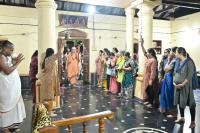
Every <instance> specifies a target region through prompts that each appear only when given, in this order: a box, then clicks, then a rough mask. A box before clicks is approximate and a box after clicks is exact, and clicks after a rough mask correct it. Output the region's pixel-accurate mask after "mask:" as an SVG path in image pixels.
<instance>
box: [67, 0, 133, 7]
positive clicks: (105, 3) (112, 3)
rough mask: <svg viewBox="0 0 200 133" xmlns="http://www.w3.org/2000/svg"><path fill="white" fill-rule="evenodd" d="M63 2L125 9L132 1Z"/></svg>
mask: <svg viewBox="0 0 200 133" xmlns="http://www.w3.org/2000/svg"><path fill="white" fill-rule="evenodd" d="M64 1H68V2H76V3H86V4H91V5H102V6H112V7H121V8H126V7H128V6H129V5H130V3H131V2H132V1H133V0H64Z"/></svg>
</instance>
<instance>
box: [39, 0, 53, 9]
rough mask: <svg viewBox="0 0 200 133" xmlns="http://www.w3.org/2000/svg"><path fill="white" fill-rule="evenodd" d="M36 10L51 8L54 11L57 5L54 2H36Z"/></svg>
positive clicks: (45, 0) (41, 0)
mask: <svg viewBox="0 0 200 133" xmlns="http://www.w3.org/2000/svg"><path fill="white" fill-rule="evenodd" d="M35 7H36V8H52V9H56V8H57V4H56V3H55V1H54V0H37V1H36V3H35Z"/></svg>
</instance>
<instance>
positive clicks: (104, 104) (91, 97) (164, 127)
mask: <svg viewBox="0 0 200 133" xmlns="http://www.w3.org/2000/svg"><path fill="white" fill-rule="evenodd" d="M25 105H26V109H27V115H28V116H27V119H26V121H25V122H24V123H23V125H22V127H21V130H20V131H19V132H20V133H29V132H30V127H31V114H32V111H31V109H32V103H31V101H30V98H29V97H27V96H25ZM61 107H62V108H61V110H62V113H59V114H58V115H57V116H56V117H53V118H52V120H58V119H64V118H71V117H75V116H82V115H87V114H92V113H97V112H101V111H105V110H111V111H113V112H114V113H115V117H114V119H113V120H106V124H105V133H137V132H138V133H147V132H149V133H150V132H151V133H165V132H168V133H191V132H192V133H200V123H199V120H198V119H199V118H200V103H198V104H197V111H196V114H197V115H196V123H197V126H196V128H195V130H193V131H191V129H189V124H190V114H189V112H188V108H187V109H186V111H185V117H186V122H185V124H184V125H179V124H175V123H174V122H173V121H174V119H168V118H166V117H165V116H163V115H162V114H161V113H159V111H158V110H157V109H150V108H147V107H145V106H144V105H143V104H142V103H141V102H140V101H139V100H137V99H131V100H125V99H122V98H119V97H118V96H116V95H113V94H110V93H108V92H104V91H103V90H102V89H100V88H96V87H92V86H89V85H88V86H79V87H76V88H66V87H62V97H61ZM72 128H73V133H81V132H82V126H81V125H80V124H78V125H74V126H72ZM87 129H88V132H89V133H98V122H97V121H91V122H89V123H87ZM60 130H61V133H65V132H67V128H66V127H61V128H60ZM136 130H137V131H136Z"/></svg>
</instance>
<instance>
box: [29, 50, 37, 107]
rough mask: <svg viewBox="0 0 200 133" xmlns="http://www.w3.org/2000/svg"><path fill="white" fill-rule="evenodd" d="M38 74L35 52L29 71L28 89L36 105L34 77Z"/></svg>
mask: <svg viewBox="0 0 200 133" xmlns="http://www.w3.org/2000/svg"><path fill="white" fill-rule="evenodd" d="M37 73H38V51H37V50H36V51H35V52H34V53H33V55H32V57H31V63H30V70H29V78H30V88H31V93H32V97H33V103H36V80H37V78H36V75H37Z"/></svg>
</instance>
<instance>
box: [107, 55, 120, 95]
mask: <svg viewBox="0 0 200 133" xmlns="http://www.w3.org/2000/svg"><path fill="white" fill-rule="evenodd" d="M110 59H111V76H110V87H109V88H110V90H109V91H110V92H111V93H113V94H116V93H118V83H117V69H116V62H117V56H115V54H114V53H113V52H111V53H110Z"/></svg>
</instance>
